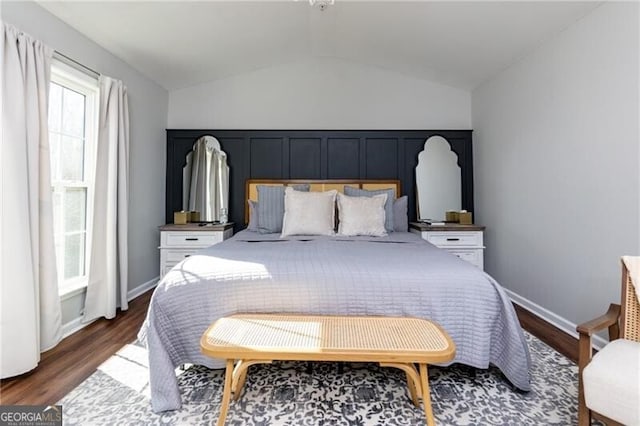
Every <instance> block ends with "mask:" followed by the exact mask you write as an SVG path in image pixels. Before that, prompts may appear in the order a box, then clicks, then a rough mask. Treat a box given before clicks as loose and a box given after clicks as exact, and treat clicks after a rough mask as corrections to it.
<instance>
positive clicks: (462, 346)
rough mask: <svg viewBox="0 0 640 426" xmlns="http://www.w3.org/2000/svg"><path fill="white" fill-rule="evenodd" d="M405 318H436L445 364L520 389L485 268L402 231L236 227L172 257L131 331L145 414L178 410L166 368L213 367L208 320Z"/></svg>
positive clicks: (516, 346)
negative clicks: (144, 362)
mask: <svg viewBox="0 0 640 426" xmlns="http://www.w3.org/2000/svg"><path fill="white" fill-rule="evenodd" d="M240 312H247V313H270V312H275V313H304V314H330V315H388V316H415V317H422V318H429V319H432V320H434V321H436V322H438V323H439V324H440V325H442V327H443V328H444V329H445V330H446V331H447V332H448V333H449V335H450V336H451V338H452V339H453V341H454V342H455V344H456V347H457V352H456V358H455V359H454V361H453V362H459V363H463V364H467V365H470V366H473V367H477V368H487V367H488V366H489V364H493V365H495V366H497V367H498V368H500V369H501V371H502V372H503V373H504V375H505V376H506V377H507V379H509V380H510V381H511V383H512V384H513V385H515V386H516V387H518V388H520V389H521V390H525V391H526V390H529V389H530V376H529V364H530V359H529V351H528V348H527V344H526V341H525V338H524V334H523V332H522V329H521V327H520V324H519V322H518V319H517V317H516V314H515V311H514V309H513V306H512V304H511V302H510V300H509V298H508V297H507V296H506V294H505V292H504V290H503V289H502V287H500V285H499V284H498V283H496V282H495V280H494V279H493V278H491V277H490V276H489V275H488V274H486V273H484V272H483V271H481V270H479V269H478V268H476V267H475V266H473V265H471V264H469V263H467V262H465V261H463V260H461V259H458V258H457V257H456V256H454V255H452V254H450V253H448V252H447V251H445V250H442V249H439V248H437V247H435V246H433V245H431V244H430V243H428V242H426V241H424V240H422V239H421V238H420V237H419V236H417V235H414V234H410V233H401V232H396V233H392V234H390V235H389V236H388V237H383V238H371V237H355V238H352V237H349V238H342V237H287V238H286V239H281V238H279V236H274V235H260V234H258V233H255V232H250V231H242V232H240V233H238V234H237V235H235V236H234V237H233V238H231V239H229V240H226V241H224V242H222V243H220V244H217V245H214V246H211V247H209V248H206V249H204V250H202V251H200V252H198V253H197V254H196V255H193V256H191V257H189V258H187V259H185V260H184V261H182V262H181V263H180V264H178V265H177V266H176V267H175V268H174V269H173V270H172V271H171V272H169V273H168V274H167V275H166V276H165V277H164V279H163V280H162V281H161V282H160V283H159V284H158V287H157V288H156V290H155V292H154V294H153V297H152V299H151V303H150V306H149V311H148V313H147V318H146V320H145V322H144V324H143V326H142V329H141V330H140V332H139V336H138V337H139V338H140V339H141V340H142V341H143V342H145V343H146V345H147V348H148V353H149V374H150V386H151V403H152V408H153V410H154V411H155V412H160V411H166V410H175V409H178V408H180V406H181V399H180V390H179V388H178V383H177V380H176V375H175V368H176V367H177V366H178V365H180V364H184V363H193V364H200V365H204V366H207V367H210V368H222V367H224V363H223V361H222V360H215V359H211V358H208V357H206V356H204V355H202V354H201V353H200V346H199V340H200V337H201V336H202V334H203V333H204V331H205V330H206V329H207V327H208V326H209V325H210V324H211V323H212V322H214V321H215V320H216V319H218V318H221V317H224V316H228V315H232V314H235V313H240Z"/></svg>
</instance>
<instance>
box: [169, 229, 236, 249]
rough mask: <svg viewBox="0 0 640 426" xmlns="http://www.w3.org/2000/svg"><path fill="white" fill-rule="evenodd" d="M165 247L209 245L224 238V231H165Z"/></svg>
mask: <svg viewBox="0 0 640 426" xmlns="http://www.w3.org/2000/svg"><path fill="white" fill-rule="evenodd" d="M163 237H164V238H165V241H163V244H162V245H163V246H165V247H209V246H210V245H213V244H216V243H219V242H221V241H222V240H223V235H222V232H163Z"/></svg>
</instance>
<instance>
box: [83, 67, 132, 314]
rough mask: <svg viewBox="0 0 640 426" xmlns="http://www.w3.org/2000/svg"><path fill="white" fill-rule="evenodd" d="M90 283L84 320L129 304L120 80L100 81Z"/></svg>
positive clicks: (125, 133)
mask: <svg viewBox="0 0 640 426" xmlns="http://www.w3.org/2000/svg"><path fill="white" fill-rule="evenodd" d="M99 117H100V118H99V127H98V147H97V162H96V175H95V190H94V194H95V197H94V208H93V212H94V214H93V232H92V234H93V235H92V242H91V261H90V268H89V283H88V286H87V295H86V299H85V307H84V315H83V321H85V322H87V321H91V320H93V319H95V318H99V317H105V318H113V317H115V315H116V306H117V305H118V299H119V301H120V307H121V309H123V310H126V309H127V308H128V303H127V215H128V211H127V209H128V204H129V203H128V196H129V191H128V185H129V105H128V101H127V88H126V87H125V86H124V84H123V83H122V81H119V80H115V79H112V78H109V77H105V76H101V77H100V111H99Z"/></svg>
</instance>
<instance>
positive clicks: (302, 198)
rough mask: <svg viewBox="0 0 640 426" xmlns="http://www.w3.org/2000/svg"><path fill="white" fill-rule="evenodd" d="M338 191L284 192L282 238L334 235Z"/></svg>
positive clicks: (291, 189)
mask: <svg viewBox="0 0 640 426" xmlns="http://www.w3.org/2000/svg"><path fill="white" fill-rule="evenodd" d="M337 193H338V191H336V190H335V189H334V190H331V191H326V192H301V191H296V190H294V189H293V188H290V187H287V188H286V189H285V190H284V219H283V221H282V234H281V235H280V236H281V237H286V236H287V235H334V234H335V220H336V218H335V214H336V213H335V211H336V194H337Z"/></svg>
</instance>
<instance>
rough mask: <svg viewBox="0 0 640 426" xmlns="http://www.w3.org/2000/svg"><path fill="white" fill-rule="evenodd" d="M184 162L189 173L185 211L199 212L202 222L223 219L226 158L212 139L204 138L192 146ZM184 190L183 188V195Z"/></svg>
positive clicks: (226, 199) (226, 190)
mask: <svg viewBox="0 0 640 426" xmlns="http://www.w3.org/2000/svg"><path fill="white" fill-rule="evenodd" d="M189 156H190V157H191V158H190V159H189V158H187V166H185V173H186V172H188V173H189V177H188V179H189V181H188V182H189V184H188V186H187V188H186V190H187V191H188V194H189V198H188V200H189V202H188V204H187V210H195V211H199V212H200V218H201V219H202V220H203V221H214V220H221V219H222V217H221V216H222V215H221V212H222V209H225V212H227V213H226V214H228V212H229V166H227V154H226V153H225V152H224V151H222V150H221V149H220V142H219V141H218V140H217V139H216V138H214V137H213V136H203V137H201V138H200V139H198V140H197V141H196V143H195V144H194V145H193V151H192V152H191V153H189ZM184 190H185V188H183V191H184Z"/></svg>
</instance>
